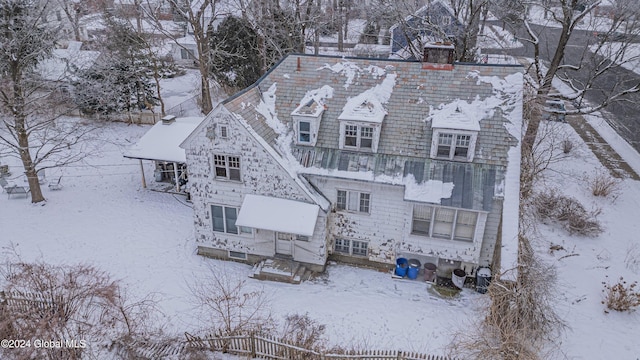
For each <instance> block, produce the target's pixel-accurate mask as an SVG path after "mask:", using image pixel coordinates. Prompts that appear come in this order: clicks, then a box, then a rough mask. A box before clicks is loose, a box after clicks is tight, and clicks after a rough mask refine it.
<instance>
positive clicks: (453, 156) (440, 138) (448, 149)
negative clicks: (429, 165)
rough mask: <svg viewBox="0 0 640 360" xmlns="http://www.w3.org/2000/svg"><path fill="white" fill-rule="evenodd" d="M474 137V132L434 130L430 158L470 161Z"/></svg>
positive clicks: (473, 148)
mask: <svg viewBox="0 0 640 360" xmlns="http://www.w3.org/2000/svg"><path fill="white" fill-rule="evenodd" d="M476 137H477V133H476V132H469V131H460V130H452V129H434V131H433V141H432V146H431V158H433V159H444V160H456V161H472V160H473V154H474V150H475V143H476Z"/></svg>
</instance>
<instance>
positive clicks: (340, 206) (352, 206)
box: [336, 189, 371, 214]
mask: <svg viewBox="0 0 640 360" xmlns="http://www.w3.org/2000/svg"><path fill="white" fill-rule="evenodd" d="M341 193H344V195H345V196H344V203H341V201H340V198H341ZM336 209H337V210H343V211H349V212H357V213H361V214H371V193H367V192H362V191H354V190H344V189H338V190H337V192H336Z"/></svg>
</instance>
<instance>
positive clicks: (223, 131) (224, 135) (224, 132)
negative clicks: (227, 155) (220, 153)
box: [219, 125, 229, 139]
mask: <svg viewBox="0 0 640 360" xmlns="http://www.w3.org/2000/svg"><path fill="white" fill-rule="evenodd" d="M219 135H220V138H221V139H228V138H229V126H227V125H220V127H219Z"/></svg>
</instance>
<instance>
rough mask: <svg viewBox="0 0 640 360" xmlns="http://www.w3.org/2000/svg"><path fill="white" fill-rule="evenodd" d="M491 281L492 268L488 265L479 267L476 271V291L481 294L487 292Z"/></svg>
mask: <svg viewBox="0 0 640 360" xmlns="http://www.w3.org/2000/svg"><path fill="white" fill-rule="evenodd" d="M489 283H491V270H489V268H486V267H482V268H479V269H478V271H477V272H476V291H478V292H479V293H480V294H484V293H486V292H487V288H488V287H489Z"/></svg>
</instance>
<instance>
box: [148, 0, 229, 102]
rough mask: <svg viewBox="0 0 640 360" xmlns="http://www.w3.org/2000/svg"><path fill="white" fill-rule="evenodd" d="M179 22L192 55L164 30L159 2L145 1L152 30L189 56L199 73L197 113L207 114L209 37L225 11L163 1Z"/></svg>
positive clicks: (206, 4) (209, 0)
mask: <svg viewBox="0 0 640 360" xmlns="http://www.w3.org/2000/svg"><path fill="white" fill-rule="evenodd" d="M166 2H167V3H168V4H169V5H170V6H171V8H172V9H173V11H174V13H175V14H176V16H177V17H178V18H179V20H180V21H183V22H184V23H185V24H186V28H187V33H188V34H187V35H188V36H191V37H192V38H193V41H194V42H195V45H196V51H193V50H192V49H191V48H189V47H186V46H185V45H184V44H183V43H182V42H181V41H180V40H179V39H180V38H181V36H176V34H175V33H173V32H172V31H170V30H169V29H167V28H166V27H165V26H164V25H163V23H162V18H161V17H160V16H159V13H160V11H159V7H160V6H161V5H162V4H161V3H162V2H160V1H157V2H154V1H152V0H146V5H147V6H145V7H143V9H144V12H145V17H146V18H148V19H149V20H150V21H151V22H152V23H153V25H154V26H155V27H156V29H157V30H158V31H159V32H160V33H161V34H163V35H164V36H166V37H168V38H169V39H171V40H172V41H173V42H174V43H175V44H176V45H177V46H179V47H181V48H182V49H183V50H184V51H186V52H187V53H189V54H190V55H191V56H192V57H193V58H194V59H195V61H194V62H195V65H196V66H197V67H198V70H199V71H200V80H201V89H200V90H201V93H200V94H201V98H202V99H201V101H202V103H201V104H202V105H201V110H202V113H203V114H208V113H209V112H210V111H211V110H212V109H213V103H212V99H211V95H212V94H211V82H210V81H211V74H210V63H211V61H210V59H211V56H212V55H211V46H210V44H211V42H210V36H211V34H212V32H213V30H214V25H215V23H216V22H217V21H219V20H221V19H223V18H224V17H226V16H227V15H229V9H228V8H224V7H223V6H222V3H221V2H220V1H219V0H166Z"/></svg>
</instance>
